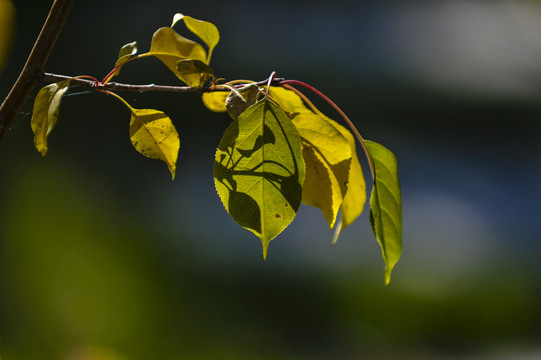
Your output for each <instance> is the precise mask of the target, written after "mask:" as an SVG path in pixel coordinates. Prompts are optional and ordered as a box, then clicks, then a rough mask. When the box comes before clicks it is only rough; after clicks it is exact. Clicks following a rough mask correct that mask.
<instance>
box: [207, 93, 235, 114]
mask: <svg viewBox="0 0 541 360" xmlns="http://www.w3.org/2000/svg"><path fill="white" fill-rule="evenodd" d="M228 96H229V91H212V92H206V93H203V95H202V97H201V98H202V99H203V104H205V106H206V107H207V108H208V109H209V110H211V111H214V112H225V111H227V108H226V107H225V100H226V99H227V97H228Z"/></svg>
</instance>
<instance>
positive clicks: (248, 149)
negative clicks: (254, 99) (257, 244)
mask: <svg viewBox="0 0 541 360" xmlns="http://www.w3.org/2000/svg"><path fill="white" fill-rule="evenodd" d="M304 174H305V168H304V162H303V159H302V153H301V141H300V137H299V134H298V132H297V130H296V128H295V127H294V126H293V123H292V122H291V120H290V119H289V118H288V117H287V115H286V114H285V113H284V112H283V111H282V110H281V109H280V108H279V107H278V106H277V105H275V104H274V103H273V102H272V101H269V100H267V99H263V100H261V101H259V102H258V103H256V104H255V105H252V106H251V107H249V108H248V109H247V110H246V111H245V112H244V113H242V114H241V115H240V116H239V117H238V119H237V120H236V121H233V122H232V123H231V125H230V126H229V127H228V128H227V129H226V131H225V133H224V136H223V138H222V140H221V142H220V144H219V146H218V150H217V152H216V159H215V162H214V183H215V185H216V190H217V192H218V195H219V196H220V198H221V200H222V202H223V204H224V206H225V208H226V210H227V211H228V212H229V214H230V215H231V216H232V217H233V219H235V221H236V222H237V223H238V224H239V225H240V226H242V227H244V228H246V229H248V230H250V231H252V232H253V233H254V234H256V235H257V236H258V237H259V238H260V239H261V243H262V245H263V257H265V258H266V256H267V249H268V245H269V242H270V241H271V240H272V239H274V238H275V237H276V236H277V235H278V234H280V233H281V232H282V231H283V230H284V229H285V228H286V227H287V226H288V225H289V223H291V221H292V220H293V218H294V217H295V215H296V213H297V210H298V209H299V206H300V203H301V193H302V184H303V182H304Z"/></svg>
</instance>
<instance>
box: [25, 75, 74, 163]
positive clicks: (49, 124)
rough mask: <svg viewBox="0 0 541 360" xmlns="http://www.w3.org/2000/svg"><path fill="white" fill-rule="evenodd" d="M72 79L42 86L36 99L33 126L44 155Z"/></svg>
mask: <svg viewBox="0 0 541 360" xmlns="http://www.w3.org/2000/svg"><path fill="white" fill-rule="evenodd" d="M69 83H70V80H64V81H60V82H57V83H54V84H50V85H47V86H45V87H44V88H42V89H41V90H40V91H39V92H38V95H37V96H36V99H35V100H34V109H33V112H32V120H31V123H30V124H31V127H32V132H33V133H34V145H35V146H36V149H37V150H38V151H39V152H40V153H41V155H42V156H45V154H47V149H48V148H47V138H48V136H49V134H50V133H51V131H52V130H53V127H54V125H55V124H56V120H57V119H58V113H59V111H60V102H61V100H62V96H64V94H65V93H66V91H67V90H68V86H69Z"/></svg>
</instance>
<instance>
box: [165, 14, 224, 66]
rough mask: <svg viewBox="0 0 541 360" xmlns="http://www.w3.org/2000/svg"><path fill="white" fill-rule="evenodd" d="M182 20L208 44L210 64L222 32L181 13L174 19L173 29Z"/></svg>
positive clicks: (209, 24)
mask: <svg viewBox="0 0 541 360" xmlns="http://www.w3.org/2000/svg"><path fill="white" fill-rule="evenodd" d="M180 20H183V21H184V24H186V27H187V28H188V29H190V31H191V32H193V33H194V34H195V35H197V36H199V38H200V39H201V40H203V41H204V42H205V44H207V46H208V48H209V55H208V59H207V64H208V63H209V61H210V56H211V54H212V50H214V47H216V45H217V44H218V42H219V41H220V32H219V31H218V28H217V27H216V26H215V25H214V24H212V23H210V22H208V21H202V20H197V19H194V18H193V17H191V16H185V15H182V14H180V13H178V14H175V16H174V17H173V24H171V27H173V26H174V25H175V24H176V23H177V22H178V21H180Z"/></svg>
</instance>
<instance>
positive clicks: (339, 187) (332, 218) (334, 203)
mask: <svg viewBox="0 0 541 360" xmlns="http://www.w3.org/2000/svg"><path fill="white" fill-rule="evenodd" d="M270 95H271V96H272V98H273V99H274V100H276V101H277V102H278V103H279V104H280V106H281V107H282V108H283V109H284V110H286V111H288V112H291V113H292V116H293V124H294V125H295V127H296V128H297V130H298V131H299V134H300V136H301V139H302V144H303V156H304V161H305V163H306V178H305V181H304V186H303V193H302V202H303V203H305V204H307V205H310V206H314V207H317V208H319V209H321V211H322V213H323V216H324V217H325V219H326V220H327V222H328V224H329V227H330V228H331V229H332V228H333V227H334V225H335V222H336V217H337V215H338V211H339V209H340V206H341V205H342V202H343V199H344V196H346V194H347V192H348V191H349V190H348V182H349V180H350V178H349V173H350V167H351V166H352V155H353V152H354V150H355V148H354V147H353V152H352V147H351V143H350V142H349V141H348V138H347V135H348V134H349V136H350V137H351V138H353V136H351V134H350V133H349V132H348V131H347V130H346V129H345V128H343V127H342V126H341V125H339V124H338V123H336V122H335V121H333V120H331V119H329V118H328V117H326V116H325V115H323V114H322V113H314V112H313V111H312V110H310V109H308V108H307V107H306V106H305V105H304V103H303V101H302V99H301V98H300V96H299V95H297V94H296V93H295V92H293V91H291V90H287V89H284V88H281V87H271V90H270ZM353 146H355V144H354V143H353ZM361 175H362V174H361ZM355 180H358V179H355ZM363 182H364V181H363ZM351 186H353V187H357V186H358V184H356V183H353V184H351Z"/></svg>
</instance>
